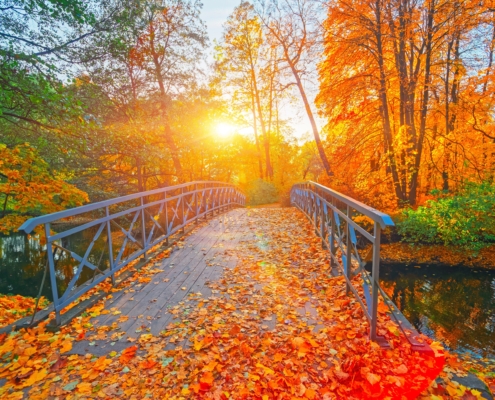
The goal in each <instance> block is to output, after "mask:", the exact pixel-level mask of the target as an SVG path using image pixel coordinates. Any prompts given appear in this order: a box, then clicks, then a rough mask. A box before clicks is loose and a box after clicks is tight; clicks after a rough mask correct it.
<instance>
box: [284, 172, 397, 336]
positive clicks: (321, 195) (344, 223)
mask: <svg viewBox="0 0 495 400" xmlns="http://www.w3.org/2000/svg"><path fill="white" fill-rule="evenodd" d="M291 202H292V204H294V205H295V206H296V207H297V208H299V209H300V210H301V211H302V212H303V213H304V214H306V216H307V217H308V219H309V220H310V221H311V222H312V223H313V224H314V228H315V232H316V234H317V235H319V236H320V237H321V239H322V245H323V246H324V247H327V248H328V250H329V251H330V264H331V266H332V268H334V267H338V268H339V269H340V270H341V272H342V273H343V276H344V278H345V280H346V282H347V284H346V288H347V292H348V293H349V292H352V293H353V294H354V296H355V297H356V299H357V301H358V303H359V304H360V305H361V308H362V309H363V311H364V314H365V316H366V317H367V319H368V320H369V322H370V327H371V329H370V338H371V340H373V341H379V339H380V338H379V337H378V335H377V315H378V312H377V311H378V294H379V292H380V285H379V279H380V242H381V231H382V229H385V228H387V227H389V226H394V222H393V221H392V218H390V216H388V215H387V214H384V213H383V212H381V211H378V210H375V209H374V208H372V207H369V206H367V205H366V204H363V203H361V202H359V201H357V200H354V199H352V198H351V197H349V196H346V195H344V194H342V193H339V192H337V191H335V190H332V189H330V188H328V187H325V186H323V185H320V184H318V183H315V182H311V181H309V182H304V183H300V184H296V185H294V186H293V187H292V189H291ZM355 212H358V213H360V214H362V215H365V216H366V217H368V218H369V219H371V220H372V221H373V233H370V232H368V230H366V228H365V227H364V226H362V225H360V224H359V223H358V222H356V221H355V220H354V219H353V218H352V217H353V214H354V213H355ZM356 232H358V233H360V234H361V236H362V237H363V238H364V239H366V240H367V241H368V242H370V243H371V244H372V268H371V270H372V275H371V276H369V275H368V274H367V273H366V270H365V269H364V267H365V265H366V264H367V262H366V261H365V260H362V259H361V256H360V254H359V252H358V241H357V236H356ZM339 250H340V259H339V257H338V254H337V253H338V251H339ZM353 266H354V267H355V269H354V271H353ZM358 273H362V274H363V282H362V283H363V290H364V301H363V299H362V298H361V296H360V295H359V293H358V291H357V289H356V288H355V287H354V286H353V282H352V281H351V278H352V276H353V275H357V274H358ZM370 281H371V293H370V287H369V286H370ZM365 303H366V304H365Z"/></svg>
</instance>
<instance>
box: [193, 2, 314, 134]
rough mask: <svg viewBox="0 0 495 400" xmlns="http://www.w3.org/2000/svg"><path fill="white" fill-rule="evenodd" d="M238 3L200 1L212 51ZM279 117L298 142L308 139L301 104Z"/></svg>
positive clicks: (287, 106)
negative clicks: (286, 121) (288, 125)
mask: <svg viewBox="0 0 495 400" xmlns="http://www.w3.org/2000/svg"><path fill="white" fill-rule="evenodd" d="M240 2H241V0H202V3H203V11H202V19H203V21H204V22H205V23H206V26H207V29H208V35H209V37H210V46H211V48H212V49H213V47H212V46H213V40H214V39H216V40H220V39H221V37H222V32H223V28H222V25H223V23H224V22H225V21H226V20H227V18H228V16H229V15H230V14H231V13H232V11H234V8H235V7H237V6H238V5H239V4H240ZM298 100H299V99H298ZM313 109H314V108H313ZM281 117H282V118H285V119H290V120H291V125H292V127H293V129H294V136H295V138H297V139H298V140H307V139H308V138H309V135H310V133H309V132H310V129H311V126H310V123H309V120H308V119H307V116H306V114H305V113H304V106H303V104H302V102H297V101H296V102H295V103H294V104H287V105H285V106H284V109H282V110H281ZM317 124H318V125H319V126H322V125H323V124H322V121H319V120H317ZM311 136H312V135H311Z"/></svg>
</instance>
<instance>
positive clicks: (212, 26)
mask: <svg viewBox="0 0 495 400" xmlns="http://www.w3.org/2000/svg"><path fill="white" fill-rule="evenodd" d="M239 4H240V0H239V1H238V0H203V20H204V21H205V22H206V25H207V27H208V34H209V36H210V41H211V42H212V43H213V39H217V40H220V38H221V36H222V24H223V23H224V22H225V21H226V20H227V17H228V16H229V15H230V14H231V13H232V11H234V8H235V7H236V6H237V5H239Z"/></svg>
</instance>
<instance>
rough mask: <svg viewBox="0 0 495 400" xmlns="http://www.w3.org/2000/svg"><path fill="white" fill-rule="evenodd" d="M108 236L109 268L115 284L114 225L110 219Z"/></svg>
mask: <svg viewBox="0 0 495 400" xmlns="http://www.w3.org/2000/svg"><path fill="white" fill-rule="evenodd" d="M105 214H106V216H107V218H108V217H109V216H110V209H109V208H108V206H106V207H105ZM107 236H108V262H109V268H110V271H111V272H112V274H111V275H110V276H111V278H112V285H113V286H115V272H114V270H113V269H114V266H113V242H112V227H111V226H110V220H108V221H107Z"/></svg>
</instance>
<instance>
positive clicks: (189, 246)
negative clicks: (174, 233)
mask: <svg viewBox="0 0 495 400" xmlns="http://www.w3.org/2000/svg"><path fill="white" fill-rule="evenodd" d="M221 229H222V227H221V225H220V223H219V222H218V221H216V220H212V221H210V222H209V223H208V225H206V226H205V227H203V228H200V229H199V230H198V231H197V232H195V233H193V234H192V235H191V236H190V237H189V238H187V239H186V240H185V241H184V247H183V248H181V249H178V250H176V251H174V252H173V253H172V255H171V256H170V257H169V258H167V259H164V261H163V262H162V265H161V266H159V267H157V268H160V269H164V272H162V273H159V274H156V275H154V276H153V278H152V280H151V282H149V283H148V284H145V285H142V286H141V285H139V283H138V282H137V281H134V282H131V285H130V287H128V288H126V289H124V290H122V291H121V292H120V293H123V295H121V296H118V297H117V296H114V299H111V300H110V302H107V304H106V305H105V306H106V308H107V309H109V308H114V307H115V308H117V309H118V310H119V311H121V312H122V314H123V315H126V312H129V311H130V310H132V309H133V308H134V307H135V306H137V304H138V303H139V301H140V299H142V298H143V297H145V296H146V295H147V294H148V292H149V291H150V290H152V289H153V287H154V286H160V287H161V289H162V290H167V287H168V286H169V285H170V284H171V283H172V282H173V280H174V278H175V277H176V276H177V275H179V274H180V273H181V271H180V270H179V268H177V266H174V267H173V268H170V265H172V264H175V263H178V262H179V260H180V259H181V258H186V257H189V256H190V255H191V254H193V253H194V254H197V253H199V251H200V250H198V248H199V249H200V248H201V246H202V245H203V244H204V243H205V242H207V241H208V240H209V239H210V236H211V235H214V234H215V232H216V231H218V232H220V231H221ZM163 279H169V282H168V283H165V282H163ZM155 282H159V283H160V282H161V283H162V284H161V285H160V284H159V285H155ZM138 285H139V286H138ZM126 292H127V293H126ZM132 298H133V299H134V300H130V299H132ZM118 318H119V317H115V316H113V315H111V314H110V315H106V316H104V317H103V318H102V317H101V316H100V317H97V319H96V320H94V321H92V323H93V324H99V325H110V324H112V322H113V321H115V320H117V319H118Z"/></svg>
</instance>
